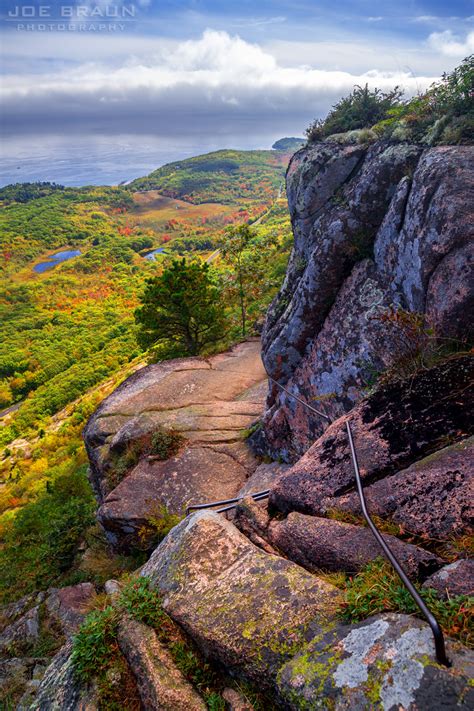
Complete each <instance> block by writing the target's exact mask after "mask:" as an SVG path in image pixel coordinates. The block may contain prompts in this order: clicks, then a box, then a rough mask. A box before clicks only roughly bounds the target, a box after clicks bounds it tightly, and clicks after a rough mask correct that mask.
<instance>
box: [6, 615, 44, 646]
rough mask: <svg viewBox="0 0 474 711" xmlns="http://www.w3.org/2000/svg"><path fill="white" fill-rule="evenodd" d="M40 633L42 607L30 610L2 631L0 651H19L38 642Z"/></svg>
mask: <svg viewBox="0 0 474 711" xmlns="http://www.w3.org/2000/svg"><path fill="white" fill-rule="evenodd" d="M39 633H40V607H39V605H36V606H35V607H32V608H30V609H29V610H28V611H27V612H25V614H24V615H22V616H21V617H19V618H18V619H16V620H15V622H12V624H11V625H8V626H7V627H5V628H4V629H3V630H2V633H1V634H0V651H1V652H10V651H12V650H13V651H17V650H18V649H22V648H23V647H25V645H26V646H30V645H32V644H34V642H36V640H37V639H38V637H39Z"/></svg>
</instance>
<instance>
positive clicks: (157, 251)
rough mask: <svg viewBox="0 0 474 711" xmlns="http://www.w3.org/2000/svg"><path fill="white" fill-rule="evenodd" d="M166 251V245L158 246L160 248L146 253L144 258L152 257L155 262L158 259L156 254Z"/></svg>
mask: <svg viewBox="0 0 474 711" xmlns="http://www.w3.org/2000/svg"><path fill="white" fill-rule="evenodd" d="M164 251H165V249H164V247H158V249H154V250H153V252H148V254H144V255H143V258H144V259H150V260H151V261H152V262H154V261H155V259H156V257H155V255H156V254H163V252H164Z"/></svg>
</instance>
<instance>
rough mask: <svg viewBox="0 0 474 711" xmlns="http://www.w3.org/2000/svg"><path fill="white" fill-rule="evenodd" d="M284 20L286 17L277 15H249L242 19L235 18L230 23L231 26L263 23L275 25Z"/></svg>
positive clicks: (250, 25) (258, 25)
mask: <svg viewBox="0 0 474 711" xmlns="http://www.w3.org/2000/svg"><path fill="white" fill-rule="evenodd" d="M282 22H286V17H283V16H282V15H278V16H277V17H253V18H252V17H249V18H246V19H242V20H235V21H234V22H232V23H231V26H232V27H261V26H264V25H277V24H280V23H282Z"/></svg>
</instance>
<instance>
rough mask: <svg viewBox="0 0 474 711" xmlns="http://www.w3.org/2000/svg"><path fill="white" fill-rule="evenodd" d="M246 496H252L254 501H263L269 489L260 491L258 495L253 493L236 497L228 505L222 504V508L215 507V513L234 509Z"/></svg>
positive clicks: (268, 494)
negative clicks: (233, 501)
mask: <svg viewBox="0 0 474 711" xmlns="http://www.w3.org/2000/svg"><path fill="white" fill-rule="evenodd" d="M247 496H252V498H253V500H254V501H263V499H267V498H268V497H269V496H270V490H268V491H264V492H262V493H261V494H260V495H259V496H256V495H255V494H247V495H246V496H243V497H242V498H241V499H238V500H237V501H236V502H235V503H233V504H229V506H224V508H222V509H217V510H216V513H224V511H230V510H231V509H235V508H236V506H238V505H239V503H240V502H241V501H243V499H246V498H247Z"/></svg>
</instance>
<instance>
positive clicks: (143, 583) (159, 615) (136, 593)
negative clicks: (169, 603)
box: [118, 577, 167, 628]
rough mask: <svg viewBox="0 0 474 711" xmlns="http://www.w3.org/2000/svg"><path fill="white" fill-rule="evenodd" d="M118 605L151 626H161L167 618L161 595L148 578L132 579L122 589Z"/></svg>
mask: <svg viewBox="0 0 474 711" xmlns="http://www.w3.org/2000/svg"><path fill="white" fill-rule="evenodd" d="M118 605H119V607H121V608H123V609H124V610H126V611H127V612H128V613H129V615H131V616H132V617H133V618H134V619H135V620H137V621H138V622H143V623H144V624H145V625H149V626H150V627H155V628H159V627H160V625H161V624H162V623H163V621H164V620H165V619H166V618H167V616H166V614H165V613H164V612H163V608H162V600H161V597H160V595H159V594H158V593H157V592H156V591H155V590H153V589H152V588H151V587H150V581H149V579H148V578H144V577H139V578H135V579H134V580H132V581H130V582H129V583H128V584H127V585H126V586H125V587H124V588H123V590H122V591H121V593H120V597H119V602H118Z"/></svg>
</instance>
